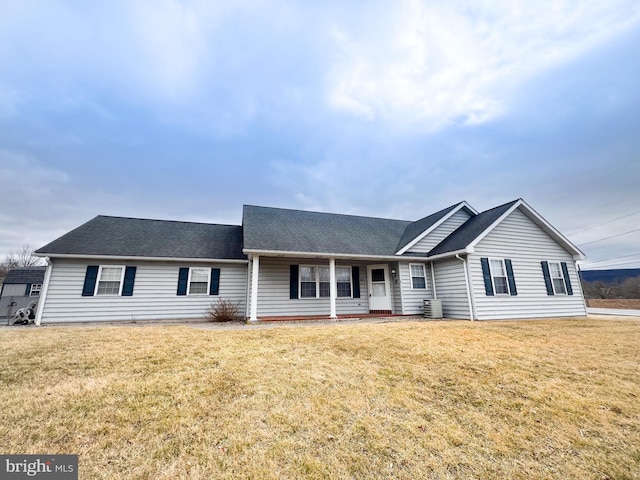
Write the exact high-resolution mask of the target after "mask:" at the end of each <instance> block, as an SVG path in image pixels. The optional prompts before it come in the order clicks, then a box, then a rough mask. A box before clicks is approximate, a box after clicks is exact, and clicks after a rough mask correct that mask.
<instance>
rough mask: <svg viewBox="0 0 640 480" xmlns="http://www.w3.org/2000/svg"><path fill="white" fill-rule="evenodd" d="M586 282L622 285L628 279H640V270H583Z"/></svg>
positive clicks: (581, 274)
mask: <svg viewBox="0 0 640 480" xmlns="http://www.w3.org/2000/svg"><path fill="white" fill-rule="evenodd" d="M580 276H581V277H582V280H583V281H585V282H597V281H601V282H604V283H611V284H613V283H622V282H624V281H625V280H626V279H627V278H634V277H640V268H614V269H611V270H581V271H580Z"/></svg>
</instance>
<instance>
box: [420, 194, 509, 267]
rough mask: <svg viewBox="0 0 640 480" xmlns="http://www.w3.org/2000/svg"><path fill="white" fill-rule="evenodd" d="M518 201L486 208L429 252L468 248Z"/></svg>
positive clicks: (432, 253)
mask: <svg viewBox="0 0 640 480" xmlns="http://www.w3.org/2000/svg"><path fill="white" fill-rule="evenodd" d="M516 202H518V200H514V201H512V202H509V203H505V204H504V205H500V206H499V207H495V208H492V209H490V210H486V211H484V212H482V213H479V214H478V215H476V216H474V217H471V218H470V219H469V220H467V221H466V222H465V223H463V224H462V225H460V227H458V228H457V229H456V230H455V231H454V232H453V233H452V234H451V235H449V236H448V237H447V238H445V239H444V240H443V241H442V242H440V243H439V244H438V245H436V246H435V247H434V248H433V250H431V251H430V252H429V256H430V257H431V256H433V255H440V254H443V253H450V252H456V251H458V250H462V249H464V248H466V247H467V246H468V245H469V244H470V243H471V242H473V241H474V240H475V239H476V238H477V237H478V235H480V234H481V233H482V232H484V231H485V230H486V229H487V228H489V226H491V224H492V223H493V222H495V221H496V220H497V219H498V218H500V216H501V215H502V214H503V213H505V212H506V211H507V210H509V209H510V208H511V207H512V206H513V205H514V204H515V203H516Z"/></svg>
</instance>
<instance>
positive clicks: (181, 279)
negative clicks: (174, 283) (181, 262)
mask: <svg viewBox="0 0 640 480" xmlns="http://www.w3.org/2000/svg"><path fill="white" fill-rule="evenodd" d="M188 281H189V269H188V268H181V269H180V272H179V273H178V295H186V294H187V282H188Z"/></svg>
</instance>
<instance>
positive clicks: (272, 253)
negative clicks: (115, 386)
mask: <svg viewBox="0 0 640 480" xmlns="http://www.w3.org/2000/svg"><path fill="white" fill-rule="evenodd" d="M242 253H244V254H245V255H251V254H253V255H264V256H267V257H297V258H335V259H336V260H350V259H357V260H387V261H392V262H397V261H398V260H400V259H406V260H412V259H413V260H416V261H420V260H422V261H424V260H425V258H426V257H401V256H398V255H364V254H358V253H342V254H340V253H335V252H292V251H287V250H251V249H244V250H242Z"/></svg>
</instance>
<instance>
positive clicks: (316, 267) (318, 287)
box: [298, 264, 353, 300]
mask: <svg viewBox="0 0 640 480" xmlns="http://www.w3.org/2000/svg"><path fill="white" fill-rule="evenodd" d="M303 267H307V268H314V269H315V272H316V278H315V283H316V296H315V297H303V296H302V275H301V274H300V273H298V299H300V300H317V299H319V298H327V299H328V298H331V294H329V296H327V297H321V296H320V283H321V282H320V268H329V265H311V264H304V265H303V264H300V265H298V272H300V270H302V268H303ZM339 268H348V269H349V286H350V294H349V296H348V297H341V296H339V295H337V292H338V278H337V270H338V269H339ZM308 283H311V282H308ZM323 283H329V284H330V281H329V282H323ZM336 298H337V299H340V298H353V269H352V268H351V266H348V265H336Z"/></svg>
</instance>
